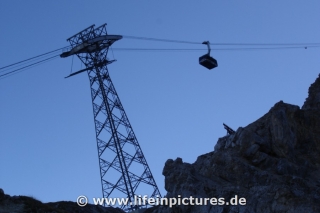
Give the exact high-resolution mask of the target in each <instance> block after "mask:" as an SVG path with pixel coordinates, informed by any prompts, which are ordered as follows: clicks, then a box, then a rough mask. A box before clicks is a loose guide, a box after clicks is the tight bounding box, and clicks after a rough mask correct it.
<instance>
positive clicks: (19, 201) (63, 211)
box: [0, 189, 125, 213]
mask: <svg viewBox="0 0 320 213" xmlns="http://www.w3.org/2000/svg"><path fill="white" fill-rule="evenodd" d="M0 213H125V212H124V211H122V210H121V209H119V208H112V207H103V206H100V205H97V206H96V205H92V204H88V205H86V206H85V207H80V206H78V205H77V204H76V203H75V202H71V201H59V202H52V203H42V202H41V201H39V200H37V199H34V198H32V197H27V196H10V195H6V194H4V191H3V189H0Z"/></svg>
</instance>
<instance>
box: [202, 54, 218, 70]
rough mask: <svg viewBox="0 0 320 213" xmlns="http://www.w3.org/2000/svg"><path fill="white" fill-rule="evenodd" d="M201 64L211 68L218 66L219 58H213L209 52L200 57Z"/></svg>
mask: <svg viewBox="0 0 320 213" xmlns="http://www.w3.org/2000/svg"><path fill="white" fill-rule="evenodd" d="M199 64H201V65H202V66H204V67H206V68H208V69H209V70H211V69H213V68H215V67H217V66H218V62H217V60H216V59H214V58H212V57H211V56H210V55H209V54H205V55H203V56H201V57H199Z"/></svg>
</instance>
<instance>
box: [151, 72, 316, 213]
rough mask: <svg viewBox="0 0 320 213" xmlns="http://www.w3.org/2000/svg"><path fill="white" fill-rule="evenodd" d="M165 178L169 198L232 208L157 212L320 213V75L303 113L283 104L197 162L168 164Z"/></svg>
mask: <svg viewBox="0 0 320 213" xmlns="http://www.w3.org/2000/svg"><path fill="white" fill-rule="evenodd" d="M163 175H164V176H165V188H166V190H167V195H166V197H168V198H173V197H176V198H178V196H181V198H183V197H187V198H188V197H190V196H193V197H194V198H214V197H215V198H225V201H226V202H228V204H229V205H219V203H217V204H218V205H210V204H208V205H176V206H173V207H172V208H169V207H168V206H160V207H157V208H156V209H155V210H153V213H180V212H181V213H203V212H209V213H227V212H241V213H255V212H257V213H270V212H277V213H300V212H308V213H312V212H314V213H315V212H320V75H319V77H318V79H317V80H316V81H315V83H314V84H312V85H311V87H310V88H309V97H308V98H307V99H306V101H305V103H304V105H303V107H302V108H301V109H300V107H298V106H295V105H291V104H287V103H284V102H282V101H280V102H278V103H276V104H275V105H274V106H273V107H272V108H271V109H270V111H269V112H268V113H267V114H265V115H264V116H262V117H261V118H260V119H258V120H257V121H255V122H253V123H251V124H249V125H248V126H246V127H244V128H241V127H240V128H238V129H237V131H236V132H235V133H234V134H231V135H227V136H225V137H222V138H220V139H219V140H218V142H217V144H216V145H215V147H214V151H213V152H210V153H207V154H204V155H201V156H199V157H198V159H197V160H196V162H195V163H193V164H189V163H183V161H182V159H181V158H177V159H176V160H171V159H170V160H168V161H167V162H166V163H165V167H164V169H163ZM235 196H237V199H235ZM231 198H233V204H234V203H235V202H234V201H235V200H237V201H238V205H232V204H231V203H230V202H229V201H230V199H231ZM240 198H245V201H246V205H239V199H240ZM226 202H225V203H224V204H226Z"/></svg>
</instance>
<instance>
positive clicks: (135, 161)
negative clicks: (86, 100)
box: [60, 24, 161, 211]
mask: <svg viewBox="0 0 320 213" xmlns="http://www.w3.org/2000/svg"><path fill="white" fill-rule="evenodd" d="M121 38H122V36H120V35H108V34H107V30H106V24H103V25H102V26H100V27H97V28H95V25H92V26H90V27H88V28H86V29H84V30H82V31H81V32H79V33H77V34H75V35H74V36H72V37H70V38H68V39H67V41H69V42H70V44H71V49H69V50H68V51H66V52H64V53H62V54H61V55H60V56H61V57H62V58H65V57H68V56H71V55H77V56H78V57H79V59H80V60H81V61H82V62H83V63H84V65H85V66H86V68H85V69H82V70H80V71H78V72H75V73H73V74H71V75H69V76H68V77H70V76H72V75H75V74H79V73H81V72H84V71H87V73H88V76H89V81H90V87H91V97H92V105H93V117H94V123H95V131H96V141H97V148H98V158H99V166H100V177H101V184H102V194H103V197H105V198H118V197H120V198H121V197H125V198H128V203H127V204H126V205H125V204H122V205H121V206H116V207H120V208H122V209H123V210H126V211H128V210H136V209H139V208H141V207H148V206H150V205H148V204H147V205H146V206H142V205H143V204H144V203H139V202H138V203H135V202H134V201H135V198H136V196H138V195H142V196H144V195H147V196H148V197H152V198H159V197H161V195H160V191H159V189H158V187H157V185H156V182H155V180H154V178H153V176H152V173H151V171H150V168H149V166H148V164H147V161H146V159H145V156H144V154H143V152H142V150H141V147H140V145H139V143H138V140H137V138H136V135H135V134H134V132H133V129H132V126H131V124H130V122H129V119H128V117H127V115H126V113H125V111H124V108H123V106H122V104H121V102H120V99H119V97H118V94H117V92H116V90H115V88H114V86H113V83H112V81H111V78H110V75H109V72H108V69H107V65H108V64H111V63H112V62H114V61H115V60H109V59H108V58H107V54H108V50H109V47H110V46H111V45H112V44H113V43H114V42H115V41H117V40H120V39H121Z"/></svg>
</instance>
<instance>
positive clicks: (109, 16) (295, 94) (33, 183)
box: [0, 0, 320, 202]
mask: <svg viewBox="0 0 320 213" xmlns="http://www.w3.org/2000/svg"><path fill="white" fill-rule="evenodd" d="M319 20H320V1H317V0H310V1H297V0H290V1H289V0H287V1H286V0H283V1H253V0H251V1H250V0H245V1H204V0H200V1H181V0H176V1H137V0H135V1H123V0H122V1H100V0H93V1H83V0H82V1H75V0H70V1H62V0H56V1H39V0H38V1H35V0H33V1H32V0H30V1H17V0H11V1H9V0H3V1H0V27H1V28H0V29H1V33H0V46H1V50H0V67H4V66H6V65H10V64H12V63H15V62H18V61H21V60H24V59H27V58H30V57H33V56H37V55H39V54H42V53H46V52H49V51H51V50H56V49H58V48H62V47H65V46H68V45H69V44H68V42H67V41H66V39H67V38H69V37H70V36H72V35H74V34H76V33H78V32H79V31H81V30H83V29H84V28H86V27H88V26H90V25H92V24H95V25H96V26H100V25H102V24H104V23H107V30H108V33H109V34H116V35H124V36H138V37H148V38H159V39H171V40H183V41H192V42H198V43H199V44H186V43H164V42H156V41H146V40H135V39H129V38H123V39H122V40H119V41H117V42H116V43H114V44H113V46H112V47H113V48H114V50H113V54H112V52H109V57H110V58H111V59H116V60H117V61H116V62H114V63H112V64H111V65H109V66H108V69H109V72H110V75H111V78H112V81H113V83H114V86H115V88H116V90H117V93H118V95H119V97H120V100H121V102H122V104H123V106H124V108H125V111H126V114H127V116H128V118H129V120H130V123H131V125H132V127H133V129H134V132H135V134H136V136H137V138H138V141H139V144H140V146H141V148H142V150H143V152H144V155H145V157H146V159H147V161H148V164H149V167H150V169H151V171H152V173H153V176H154V178H155V181H156V183H157V185H158V187H159V189H160V192H161V194H162V195H165V194H166V190H165V188H164V176H163V175H162V170H163V167H164V164H165V162H166V161H167V160H168V159H176V158H177V157H180V158H182V159H183V161H184V162H188V163H193V162H194V161H196V159H197V157H198V156H200V155H203V154H205V153H208V152H212V151H213V150H214V145H215V144H216V142H217V140H218V138H220V137H223V136H225V135H226V130H225V129H224V128H223V125H222V124H223V123H226V124H227V125H229V126H230V127H231V128H233V129H234V130H236V129H237V128H239V127H245V126H247V125H248V124H250V123H252V122H254V121H255V120H257V119H258V118H260V117H261V116H263V115H264V114H265V113H267V112H268V111H269V110H270V108H271V107H272V106H273V105H274V104H275V103H276V102H278V101H280V100H283V101H284V102H286V103H290V104H294V105H298V106H300V107H301V106H302V105H303V103H304V101H305V98H306V97H307V94H308V88H309V86H310V84H311V83H313V82H314V80H315V79H316V77H317V76H318V74H319V72H320V60H319V56H320V48H319V47H318V48H312V47H308V48H307V49H305V48H298V49H273V50H261V49H260V50H244V49H242V50H226V48H239V46H222V45H219V44H222V43H262V44H272V43H320V22H319ZM207 40H209V41H210V42H211V43H212V44H216V45H212V51H211V56H212V57H214V58H215V59H217V61H218V67H217V68H215V69H212V70H208V69H206V68H204V67H202V66H200V65H199V63H198V58H199V57H200V56H201V55H203V54H205V53H206V52H207V50H206V46H204V45H203V44H201V42H203V41H207ZM250 47H251V46H250ZM266 47H270V46H266ZM117 48H189V49H192V48H193V49H202V50H200V51H124V50H122V51H121V50H119V49H118V50H117ZM246 48H248V46H246ZM215 49H217V50H215ZM218 49H220V50H218ZM221 49H223V50H221ZM58 54H59V53H58ZM83 68H84V67H83V65H81V63H80V61H79V59H77V58H76V57H74V59H73V62H72V57H69V58H59V57H58V58H56V59H54V60H51V61H49V62H47V63H43V64H41V65H39V66H35V67H32V68H30V69H27V70H25V71H23V72H19V73H18V74H15V75H12V76H9V77H7V78H2V79H0V104H1V110H0V171H1V172H0V188H3V190H4V192H5V193H6V194H10V195H27V196H33V197H35V198H37V199H39V200H41V201H42V202H55V201H61V200H67V201H75V200H76V198H77V197H78V196H79V195H86V196H88V197H89V198H92V197H101V196H102V193H101V182H100V172H99V164H98V155H97V148H96V140H95V132H94V131H95V130H94V122H93V114H92V105H91V94H90V86H89V80H88V77H87V75H86V74H85V73H83V74H79V75H76V76H74V77H72V78H68V79H65V78H64V77H65V76H67V75H69V74H70V72H74V71H77V70H80V69H83ZM1 71H2V70H0V74H1Z"/></svg>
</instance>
